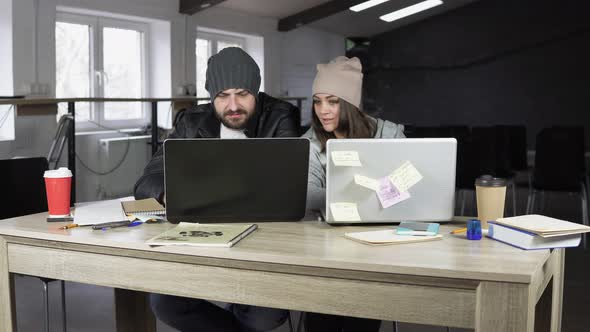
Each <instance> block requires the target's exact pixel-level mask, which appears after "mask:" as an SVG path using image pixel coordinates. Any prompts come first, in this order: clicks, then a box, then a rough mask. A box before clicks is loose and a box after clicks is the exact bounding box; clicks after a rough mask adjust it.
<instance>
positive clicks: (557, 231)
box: [495, 214, 590, 237]
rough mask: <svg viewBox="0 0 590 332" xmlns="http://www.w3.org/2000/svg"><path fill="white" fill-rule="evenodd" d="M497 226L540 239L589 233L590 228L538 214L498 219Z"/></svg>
mask: <svg viewBox="0 0 590 332" xmlns="http://www.w3.org/2000/svg"><path fill="white" fill-rule="evenodd" d="M495 223H496V224H498V225H504V226H507V227H512V228H516V229H520V230H523V231H527V232H531V233H535V234H538V235H540V236H542V237H553V236H562V235H569V234H581V233H587V232H590V227H588V226H586V225H580V224H576V223H573V222H569V221H565V220H560V219H555V218H550V217H547V216H542V215H538V214H529V215H524V216H517V217H509V218H499V219H498V220H496V221H495Z"/></svg>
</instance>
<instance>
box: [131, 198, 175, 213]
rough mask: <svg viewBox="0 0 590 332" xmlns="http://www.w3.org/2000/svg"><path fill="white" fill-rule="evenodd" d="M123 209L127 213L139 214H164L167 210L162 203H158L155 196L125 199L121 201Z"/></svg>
mask: <svg viewBox="0 0 590 332" xmlns="http://www.w3.org/2000/svg"><path fill="white" fill-rule="evenodd" d="M121 205H122V206H123V211H125V214H126V215H131V214H133V215H138V216H153V215H156V216H164V215H166V210H165V209H164V207H163V206H162V204H160V203H158V201H156V199H155V198H146V199H139V200H135V201H123V202H121Z"/></svg>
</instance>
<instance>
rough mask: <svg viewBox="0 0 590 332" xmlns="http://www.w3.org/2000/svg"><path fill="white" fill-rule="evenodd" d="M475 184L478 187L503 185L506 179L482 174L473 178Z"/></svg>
mask: <svg viewBox="0 0 590 332" xmlns="http://www.w3.org/2000/svg"><path fill="white" fill-rule="evenodd" d="M475 185H476V186H478V187H505V186H506V179H504V178H495V177H493V176H491V175H482V176H480V177H478V178H477V179H475Z"/></svg>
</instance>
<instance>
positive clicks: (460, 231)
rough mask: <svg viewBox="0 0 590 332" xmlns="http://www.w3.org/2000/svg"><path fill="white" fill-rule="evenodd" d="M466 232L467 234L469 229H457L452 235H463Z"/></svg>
mask: <svg viewBox="0 0 590 332" xmlns="http://www.w3.org/2000/svg"><path fill="white" fill-rule="evenodd" d="M465 232H467V227H465V228H459V229H456V230H454V231H452V232H451V234H461V233H465Z"/></svg>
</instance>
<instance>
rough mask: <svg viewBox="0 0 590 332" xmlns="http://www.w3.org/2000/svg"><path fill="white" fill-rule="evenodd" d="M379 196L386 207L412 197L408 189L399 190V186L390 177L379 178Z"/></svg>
mask: <svg viewBox="0 0 590 332" xmlns="http://www.w3.org/2000/svg"><path fill="white" fill-rule="evenodd" d="M377 197H379V202H381V206H382V207H383V208H384V209H387V208H388V207H391V206H393V205H395V204H397V203H399V202H403V201H405V200H406V199H408V198H410V193H409V192H407V191H404V192H399V191H398V190H397V188H396V187H395V186H394V185H393V183H391V181H390V180H389V178H388V177H384V178H381V179H379V188H378V190H377Z"/></svg>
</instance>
